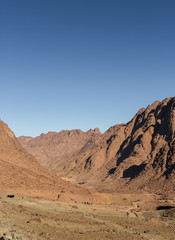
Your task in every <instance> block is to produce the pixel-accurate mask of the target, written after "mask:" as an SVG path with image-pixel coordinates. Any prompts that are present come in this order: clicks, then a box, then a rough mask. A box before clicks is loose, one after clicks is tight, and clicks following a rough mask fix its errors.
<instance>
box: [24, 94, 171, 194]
mask: <svg viewBox="0 0 175 240" xmlns="http://www.w3.org/2000/svg"><path fill="white" fill-rule="evenodd" d="M21 142H22V141H21ZM29 142H30V144H31V140H29ZM84 143H85V142H84ZM38 144H40V141H39V142H38ZM24 146H25V145H24ZM45 147H46V148H47V147H48V148H50V146H49V145H48V144H46V145H45ZM67 147H68V145H67ZM26 149H27V148H26ZM30 152H31V153H33V154H34V155H35V156H36V157H37V155H36V153H35V152H34V151H33V150H32V148H31V151H30ZM64 156H65V155H64V153H62V155H61V156H60V158H59V161H52V164H51V166H50V170H51V171H52V172H55V173H56V174H57V175H59V176H65V177H70V178H72V179H74V180H75V181H77V182H82V183H85V185H86V184H88V185H91V186H92V187H95V188H97V189H98V190H101V191H104V190H105V191H115V192H116V191H125V190H126V191H128V190H131V191H136V190H137V191H138V190H147V191H154V192H157V193H162V192H174V190H175V187H174V186H175V177H174V176H175V98H174V97H173V98H166V99H165V100H163V101H162V102H159V101H156V102H155V103H153V104H152V105H149V106H148V107H147V108H146V109H145V108H142V109H141V110H139V111H138V112H137V114H136V115H135V116H134V118H133V119H132V120H131V121H130V122H128V123H126V124H120V125H115V126H113V127H111V128H110V129H109V130H107V131H106V132H105V133H104V134H102V135H99V136H98V138H96V139H95V141H92V140H90V141H87V142H86V143H85V144H84V146H83V147H82V148H81V149H80V150H78V149H76V151H75V152H74V154H72V153H71V155H67V157H64ZM57 157H58V156H57Z"/></svg>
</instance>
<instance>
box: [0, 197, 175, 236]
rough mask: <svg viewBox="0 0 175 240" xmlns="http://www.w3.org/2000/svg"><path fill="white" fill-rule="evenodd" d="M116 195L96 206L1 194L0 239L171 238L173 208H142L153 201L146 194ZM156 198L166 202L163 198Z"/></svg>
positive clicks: (174, 229)
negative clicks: (11, 196)
mask: <svg viewBox="0 0 175 240" xmlns="http://www.w3.org/2000/svg"><path fill="white" fill-rule="evenodd" d="M116 197H117V199H118V200H117V202H118V203H117V205H110V204H109V205H106V206H99V205H94V204H93V205H85V204H82V203H79V202H76V203H64V202H59V200H57V201H54V202H53V201H48V200H38V199H30V198H26V197H24V198H21V197H19V196H15V197H14V198H7V197H6V195H1V197H0V223H1V224H0V239H2V240H7V239H8V240H9V239H15V240H17V239H18V240H19V239H20V240H43V239H46V240H55V239H62V240H70V239H71V240H78V239H81V240H89V239H92V240H106V239H111V240H116V239H120V240H125V239H127V240H141V239H144V240H165V239H167V240H173V239H174V235H175V210H174V208H170V209H162V210H155V209H152V210H148V211H143V210H141V209H140V206H139V204H143V203H146V204H147V205H148V206H152V205H153V204H154V203H155V200H154V199H151V198H150V196H148V195H142V196H141V195H137V194H135V195H128V194H126V195H122V194H120V195H118V196H116ZM156 201H157V200H156ZM160 201H162V204H167V200H165V199H163V200H159V202H160ZM171 204H174V200H173V199H172V200H171ZM174 206H175V205H174Z"/></svg>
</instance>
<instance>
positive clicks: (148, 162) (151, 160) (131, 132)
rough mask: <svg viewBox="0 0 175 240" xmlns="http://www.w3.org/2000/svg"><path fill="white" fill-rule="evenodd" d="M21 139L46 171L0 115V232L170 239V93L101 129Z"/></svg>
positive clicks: (6, 235)
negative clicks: (116, 123)
mask: <svg viewBox="0 0 175 240" xmlns="http://www.w3.org/2000/svg"><path fill="white" fill-rule="evenodd" d="M19 139H20V141H21V143H22V144H23V146H25V147H26V149H27V148H28V147H29V148H30V151H31V152H32V151H34V150H35V151H36V152H35V154H34V155H36V156H37V154H38V156H40V157H39V158H38V161H39V162H41V163H42V164H43V165H44V166H45V167H47V168H48V169H49V170H50V171H48V170H47V169H46V168H45V167H43V166H41V165H40V164H39V163H38V161H37V160H36V159H35V157H34V156H33V155H31V154H30V153H28V152H27V151H26V150H24V148H23V147H22V145H21V144H20V142H19V141H18V139H17V138H16V137H15V135H14V133H13V132H12V131H11V130H10V129H9V128H8V126H7V125H6V124H5V123H3V122H2V121H1V122H0V165H1V174H0V223H1V224H0V239H2V240H9V239H15V240H17V239H18V240H42V239H47V240H52V239H54V240H55V239H62V240H69V239H72V240H74V239H75V240H77V239H84V240H87V239H94V240H95V239H96V240H98V239H100V240H101V239H102V240H103V239H104V240H106V239H121V240H124V239H127V240H133V239H134V240H141V239H145V240H146V239H147V240H150V239H152V240H165V239H167V240H173V239H174V234H175V227H174V226H175V210H174V209H175V191H174V190H175V189H174V185H175V182H174V181H175V180H174V174H175V173H174V171H175V170H174V168H175V98H167V99H165V100H163V101H162V102H158V101H156V102H155V103H153V104H152V105H150V106H148V107H147V108H146V109H144V108H143V109H141V110H140V111H138V113H137V114H136V115H135V116H134V118H133V119H132V120H131V121H130V122H128V123H126V124H120V125H115V126H113V127H111V128H110V129H108V130H107V131H106V132H105V133H104V134H101V133H100V132H99V130H98V129H95V130H90V131H88V132H86V133H83V132H82V131H80V130H73V131H62V132H60V133H48V134H46V135H41V136H40V137H37V138H31V137H21V138H19ZM74 141H75V143H74V144H73V142H74ZM48 143H49V144H48ZM69 144H70V146H69ZM44 149H45V152H44ZM28 151H29V150H28ZM42 153H43V155H44V154H45V155H44V158H43V159H42ZM55 153H56V155H55V157H54V154H55ZM59 153H60V156H59ZM42 161H43V162H42ZM54 173H56V174H57V175H58V176H56V175H55V174H54ZM59 176H61V178H62V179H61V178H60V177H59ZM63 179H64V180H63ZM65 180H68V181H65ZM70 182H71V183H70Z"/></svg>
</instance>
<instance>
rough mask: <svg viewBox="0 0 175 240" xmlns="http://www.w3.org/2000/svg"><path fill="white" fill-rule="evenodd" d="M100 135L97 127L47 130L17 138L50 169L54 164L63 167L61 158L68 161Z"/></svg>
mask: <svg viewBox="0 0 175 240" xmlns="http://www.w3.org/2000/svg"><path fill="white" fill-rule="evenodd" d="M100 135H101V133H100V131H99V129H98V128H95V129H94V130H92V129H91V130H89V131H87V132H83V131H81V130H71V131H68V130H63V131H61V132H49V133H47V134H41V135H40V136H38V137H36V138H32V137H24V136H22V137H19V138H18V140H19V141H20V142H21V144H22V145H23V147H24V148H25V149H26V150H27V151H28V152H29V153H31V154H33V155H34V156H35V157H36V159H37V160H38V162H39V163H40V164H41V165H43V166H45V167H47V168H48V169H51V168H52V167H53V165H55V164H57V165H58V166H60V167H61V168H62V167H64V164H65V163H64V162H61V159H64V161H66V162H67V161H69V159H70V158H71V157H72V155H73V154H74V153H76V152H77V151H79V150H80V149H81V148H82V147H83V146H84V145H85V144H86V143H87V142H91V143H93V144H95V143H96V141H97V139H98V137H99V136H100Z"/></svg>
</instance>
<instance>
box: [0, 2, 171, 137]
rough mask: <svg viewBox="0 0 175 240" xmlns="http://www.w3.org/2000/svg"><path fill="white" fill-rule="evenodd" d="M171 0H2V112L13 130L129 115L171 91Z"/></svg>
mask: <svg viewBox="0 0 175 240" xmlns="http://www.w3.org/2000/svg"><path fill="white" fill-rule="evenodd" d="M174 12H175V1H174V0H166V1H165V0H154V1H153V0H147V1H144V0H143V1H140V0H133V1H131V0H125V1H123V0H118V1H116V0H74V1H72V0H30V1H27V0H15V1H14V0H8V1H7V0H1V1H0V83H1V94H0V102H1V108H0V109H1V111H0V118H1V119H2V120H3V121H5V122H7V123H8V125H9V127H10V128H11V129H12V130H13V131H14V132H15V134H16V135H17V136H20V135H30V136H36V135H40V133H42V132H45V133H46V132H48V131H60V130H62V129H76V128H79V129H82V130H84V131H87V130H88V129H90V128H95V127H99V128H100V130H101V131H102V132H104V131H105V130H107V129H108V128H109V127H110V126H111V125H115V124H118V123H122V122H127V121H129V120H130V119H131V118H132V117H133V116H134V114H135V113H136V111H138V110H139V109H140V108H141V107H146V106H147V105H148V104H151V103H152V102H154V101H155V100H160V101H161V100H162V99H164V98H166V97H174V89H175V45H174V43H175V31H174V26H175V14H174Z"/></svg>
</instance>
